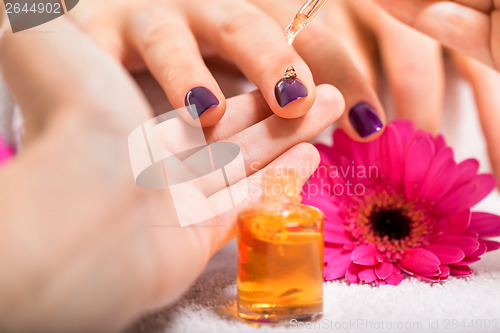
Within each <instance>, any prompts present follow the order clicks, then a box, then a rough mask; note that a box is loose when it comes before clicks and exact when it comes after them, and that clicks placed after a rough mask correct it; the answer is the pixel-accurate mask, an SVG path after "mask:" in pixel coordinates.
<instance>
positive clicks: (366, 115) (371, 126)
mask: <svg viewBox="0 0 500 333" xmlns="http://www.w3.org/2000/svg"><path fill="white" fill-rule="evenodd" d="M349 121H350V122H351V124H352V126H353V127H354V129H355V130H356V132H358V134H359V136H361V137H362V138H366V137H367V136H370V135H372V134H373V133H375V132H378V131H380V130H381V129H382V128H383V127H384V125H383V124H382V121H381V120H380V118H379V117H378V115H377V112H376V111H375V110H374V109H373V107H371V106H370V105H368V104H366V103H359V104H356V105H355V106H353V107H352V108H351V110H350V111H349Z"/></svg>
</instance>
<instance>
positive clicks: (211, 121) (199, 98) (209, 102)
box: [125, 8, 226, 127]
mask: <svg viewBox="0 0 500 333" xmlns="http://www.w3.org/2000/svg"><path fill="white" fill-rule="evenodd" d="M180 17H181V15H178V13H177V12H175V11H170V10H169V11H166V10H165V11H159V10H158V8H147V9H143V10H142V11H141V12H139V13H138V14H137V15H131V18H130V22H129V24H127V28H126V31H125V34H126V36H127V38H128V39H130V42H131V44H133V45H134V47H135V48H136V49H137V50H138V52H139V53H140V54H141V56H142V58H143V59H144V61H145V62H146V64H147V67H148V68H149V69H150V71H151V73H152V74H153V76H154V77H155V78H156V80H157V81H158V83H159V84H160V85H161V87H162V88H163V90H164V91H165V93H166V94H167V97H168V99H169V101H170V103H171V104H172V106H173V107H174V108H176V109H180V108H181V107H184V106H186V110H187V111H188V112H185V113H182V114H183V116H184V118H185V120H186V121H187V122H190V123H193V124H195V123H196V122H197V120H198V119H199V121H200V123H201V125H202V126H204V127H208V126H213V125H215V124H216V123H217V122H218V121H219V120H220V119H221V118H222V116H223V115H224V112H225V109H226V99H225V97H224V94H223V93H222V91H221V90H220V88H219V85H218V84H217V82H216V81H215V79H214V77H213V76H212V74H211V73H210V71H209V70H208V68H207V67H206V66H205V63H204V62H203V59H202V57H201V55H200V51H199V49H198V45H197V43H196V40H195V38H194V36H193V34H192V33H191V31H190V29H189V27H188V25H187V23H186V22H185V21H184V20H183V19H181V18H180Z"/></svg>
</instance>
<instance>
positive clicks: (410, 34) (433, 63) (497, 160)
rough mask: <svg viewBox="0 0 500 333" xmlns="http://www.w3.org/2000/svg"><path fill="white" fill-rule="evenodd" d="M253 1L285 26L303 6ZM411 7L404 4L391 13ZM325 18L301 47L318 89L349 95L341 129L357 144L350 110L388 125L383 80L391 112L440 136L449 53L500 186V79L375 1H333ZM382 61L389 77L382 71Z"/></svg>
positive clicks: (306, 33)
mask: <svg viewBox="0 0 500 333" xmlns="http://www.w3.org/2000/svg"><path fill="white" fill-rule="evenodd" d="M252 1H253V2H254V3H256V4H258V6H259V7H260V8H262V9H263V10H264V11H266V12H267V13H269V15H270V16H272V17H274V18H276V19H277V20H280V24H281V25H284V24H286V21H287V20H289V17H292V16H293V15H294V13H295V11H296V10H297V8H299V7H300V4H301V2H302V1H301V0H297V1H292V2H290V1H287V0H275V1H265V0H252ZM413 2H414V3H418V2H419V1H413ZM477 2H478V3H479V2H480V1H477ZM407 3H409V2H407V1H398V3H397V4H396V3H395V4H394V6H392V7H391V8H400V7H399V6H400V5H399V4H407ZM401 6H403V5H401ZM321 14H322V15H323V17H322V18H321V17H318V18H316V19H315V21H313V22H312V23H311V24H310V25H308V26H307V27H306V28H305V29H304V30H303V31H302V32H300V33H299V35H298V36H297V38H296V41H295V43H294V47H295V48H296V50H297V52H298V54H299V55H301V56H302V58H303V59H304V60H305V61H306V62H307V64H308V66H309V67H310V68H311V70H312V72H313V74H314V78H315V80H316V82H318V83H329V84H333V85H335V86H336V87H338V88H339V90H340V91H341V92H342V94H343V96H344V98H345V100H346V112H345V114H344V115H343V116H342V118H341V120H340V123H341V124H342V126H343V128H344V130H346V131H347V132H348V133H349V135H350V136H351V137H356V132H355V130H354V128H353V126H352V123H351V122H350V121H349V120H350V119H349V114H350V111H349V110H351V109H352V108H353V107H354V106H356V105H358V103H360V102H366V103H367V104H369V105H371V106H372V107H373V108H374V109H376V110H377V112H378V114H379V116H380V118H381V119H384V110H383V108H382V106H381V104H382V103H381V102H380V97H379V96H378V93H377V91H378V87H380V86H381V85H383V84H385V82H383V81H382V82H379V79H380V78H381V77H383V76H384V78H385V79H386V80H387V83H388V87H389V92H390V95H389V96H385V97H386V101H387V100H389V101H390V102H392V103H387V104H388V105H391V106H392V107H393V110H394V116H395V118H403V119H410V120H412V121H413V122H414V123H415V125H416V126H417V127H418V128H421V129H424V130H427V131H429V132H431V133H438V132H439V131H440V130H441V116H442V110H443V101H444V93H445V87H446V85H445V73H444V60H443V52H446V53H447V54H448V55H449V59H450V60H451V64H452V65H454V66H455V67H456V68H457V69H458V70H459V71H460V72H461V73H462V74H463V75H464V77H465V78H466V79H467V80H468V81H469V82H470V83H471V85H472V88H473V90H474V94H475V99H476V103H477V108H478V115H479V118H480V121H481V125H482V128H483V132H484V135H485V137H486V141H487V144H488V151H489V156H490V160H491V163H492V167H493V170H494V172H495V174H496V175H497V177H499V178H500V150H499V149H498V146H499V145H500V135H499V132H498V130H497V128H496V127H497V125H496V124H498V123H499V122H500V113H499V112H497V111H498V110H499V109H500V99H499V98H498V97H497V96H498V93H497V92H496V90H495V89H497V87H499V86H500V74H499V73H497V72H496V71H494V70H492V69H489V68H487V67H486V66H485V65H482V64H481V63H478V62H477V61H475V60H473V59H470V58H468V57H465V56H463V55H461V54H459V53H458V52H456V51H451V50H443V48H442V47H441V45H440V44H439V43H438V42H437V41H435V40H433V39H432V38H430V37H427V36H425V35H424V34H422V33H421V32H419V31H416V30H414V29H413V28H410V27H408V26H407V25H405V24H403V23H401V22H400V21H398V20H397V19H395V18H394V17H392V16H390V15H389V14H387V13H386V12H385V11H384V10H382V9H381V8H380V7H379V6H378V5H377V4H375V3H374V2H373V1H372V0H356V1H350V0H337V1H330V2H328V3H327V4H326V5H325V7H324V9H323V10H322V13H321ZM378 58H380V63H381V66H382V69H383V71H384V72H383V76H382V75H380V73H379V71H378V65H379V64H378V62H377V60H378ZM387 97H388V98H387ZM375 136H376V135H375ZM372 137H373V136H371V137H369V138H368V139H371V138H372ZM359 140H362V139H359Z"/></svg>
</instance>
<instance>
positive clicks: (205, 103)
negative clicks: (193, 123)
mask: <svg viewBox="0 0 500 333" xmlns="http://www.w3.org/2000/svg"><path fill="white" fill-rule="evenodd" d="M184 104H185V105H186V108H187V110H188V111H189V114H190V115H191V117H193V119H198V118H199V117H200V116H201V115H202V114H203V112H205V111H207V110H208V109H210V108H211V107H213V106H216V105H219V100H218V99H217V97H215V95H214V94H213V93H212V92H211V91H210V90H208V89H207V88H205V87H195V88H193V89H191V90H189V91H188V93H187V94H186V98H185V99H184Z"/></svg>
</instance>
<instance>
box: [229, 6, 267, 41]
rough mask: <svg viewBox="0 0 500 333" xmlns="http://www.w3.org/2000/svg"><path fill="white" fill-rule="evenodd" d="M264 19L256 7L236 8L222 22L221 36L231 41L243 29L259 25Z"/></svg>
mask: <svg viewBox="0 0 500 333" xmlns="http://www.w3.org/2000/svg"><path fill="white" fill-rule="evenodd" d="M261 21H262V14H261V13H260V12H259V11H257V10H254V9H248V8H246V9H234V10H232V11H231V12H230V13H229V14H228V15H226V17H225V18H224V19H223V20H222V22H221V23H220V31H221V36H222V38H223V39H224V40H227V41H229V42H231V41H234V39H235V38H238V36H239V35H240V34H241V32H242V31H245V30H248V29H251V28H252V27H255V26H257V25H258V24H259V23H260V22H261Z"/></svg>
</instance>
